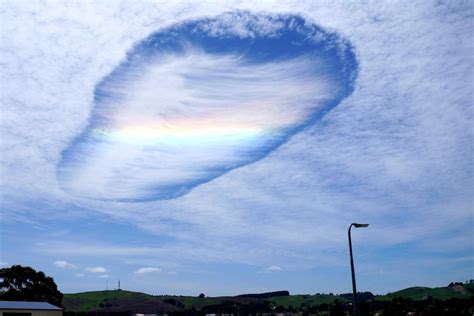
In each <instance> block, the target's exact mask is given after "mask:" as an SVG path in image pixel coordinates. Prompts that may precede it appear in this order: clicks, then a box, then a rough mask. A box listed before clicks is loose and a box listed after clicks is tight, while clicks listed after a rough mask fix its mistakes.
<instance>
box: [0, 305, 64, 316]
mask: <svg viewBox="0 0 474 316" xmlns="http://www.w3.org/2000/svg"><path fill="white" fill-rule="evenodd" d="M0 316H63V309H62V308H60V307H57V306H54V305H51V304H49V303H46V302H23V301H0Z"/></svg>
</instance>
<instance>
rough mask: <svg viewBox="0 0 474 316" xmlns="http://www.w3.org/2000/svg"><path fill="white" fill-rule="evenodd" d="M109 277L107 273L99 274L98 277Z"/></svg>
mask: <svg viewBox="0 0 474 316" xmlns="http://www.w3.org/2000/svg"><path fill="white" fill-rule="evenodd" d="M108 277H109V275H108V274H102V275H99V276H98V278H100V279H107V278H108Z"/></svg>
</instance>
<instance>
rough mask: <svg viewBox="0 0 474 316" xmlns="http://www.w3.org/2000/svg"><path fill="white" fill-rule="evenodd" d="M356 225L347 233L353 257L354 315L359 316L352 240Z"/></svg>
mask: <svg viewBox="0 0 474 316" xmlns="http://www.w3.org/2000/svg"><path fill="white" fill-rule="evenodd" d="M353 225H354V224H353V223H352V224H351V225H350V226H349V230H348V231H347V236H348V237H349V253H350V255H351V272H352V295H353V298H354V302H353V303H352V304H353V306H354V315H355V316H359V308H358V306H357V288H356V278H355V272H354V258H353V257H352V240H351V228H352V226H353Z"/></svg>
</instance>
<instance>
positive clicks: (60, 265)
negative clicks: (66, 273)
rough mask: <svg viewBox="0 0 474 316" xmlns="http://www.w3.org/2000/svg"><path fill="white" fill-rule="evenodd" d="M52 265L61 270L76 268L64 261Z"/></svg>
mask: <svg viewBox="0 0 474 316" xmlns="http://www.w3.org/2000/svg"><path fill="white" fill-rule="evenodd" d="M54 265H55V266H56V267H58V268H61V269H76V268H77V266H76V265H74V264H72V263H69V262H67V261H64V260H58V261H54Z"/></svg>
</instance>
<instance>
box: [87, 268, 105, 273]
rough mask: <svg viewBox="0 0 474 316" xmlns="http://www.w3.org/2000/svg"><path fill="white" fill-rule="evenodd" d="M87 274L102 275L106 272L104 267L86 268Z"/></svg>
mask: <svg viewBox="0 0 474 316" xmlns="http://www.w3.org/2000/svg"><path fill="white" fill-rule="evenodd" d="M85 270H86V271H87V272H92V273H104V272H107V270H106V269H105V268H104V267H87V268H86V269H85Z"/></svg>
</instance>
